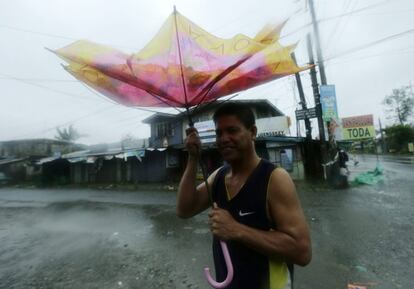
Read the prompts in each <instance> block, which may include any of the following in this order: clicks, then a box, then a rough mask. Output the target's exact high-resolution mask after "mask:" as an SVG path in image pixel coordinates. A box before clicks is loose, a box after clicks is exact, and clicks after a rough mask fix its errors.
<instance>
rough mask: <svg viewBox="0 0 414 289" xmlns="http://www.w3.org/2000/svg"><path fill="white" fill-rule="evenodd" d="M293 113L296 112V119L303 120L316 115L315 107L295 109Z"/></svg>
mask: <svg viewBox="0 0 414 289" xmlns="http://www.w3.org/2000/svg"><path fill="white" fill-rule="evenodd" d="M295 114H296V119H297V120H303V119H306V118H316V117H317V113H316V107H312V108H308V109H301V110H296V111H295Z"/></svg>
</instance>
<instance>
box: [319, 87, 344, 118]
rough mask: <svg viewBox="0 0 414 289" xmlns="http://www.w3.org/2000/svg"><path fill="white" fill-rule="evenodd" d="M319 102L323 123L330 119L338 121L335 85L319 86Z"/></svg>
mask: <svg viewBox="0 0 414 289" xmlns="http://www.w3.org/2000/svg"><path fill="white" fill-rule="evenodd" d="M320 102H321V105H322V118H323V120H324V122H327V121H330V120H331V119H334V120H338V119H339V118H338V106H337V104H336V92H335V85H321V87H320Z"/></svg>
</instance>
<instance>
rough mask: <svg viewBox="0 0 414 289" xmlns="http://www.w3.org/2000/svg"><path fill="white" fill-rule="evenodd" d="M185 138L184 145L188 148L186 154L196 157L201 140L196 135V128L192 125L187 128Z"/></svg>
mask: <svg viewBox="0 0 414 289" xmlns="http://www.w3.org/2000/svg"><path fill="white" fill-rule="evenodd" d="M185 132H186V133H187V138H186V139H185V147H186V148H187V150H188V154H189V155H190V156H192V157H198V156H199V154H200V150H201V141H200V137H199V136H198V132H197V129H195V128H194V127H190V128H188V129H187V130H186V131H185Z"/></svg>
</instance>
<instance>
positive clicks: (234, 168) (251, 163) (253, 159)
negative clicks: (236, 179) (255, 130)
mask: <svg viewBox="0 0 414 289" xmlns="http://www.w3.org/2000/svg"><path fill="white" fill-rule="evenodd" d="M259 162H260V158H259V156H258V155H257V154H256V152H254V153H251V154H248V155H246V156H245V157H243V158H242V159H240V160H238V161H235V162H232V163H230V167H231V174H232V175H245V174H250V172H251V171H252V170H253V169H254V168H256V167H257V165H258V164H259Z"/></svg>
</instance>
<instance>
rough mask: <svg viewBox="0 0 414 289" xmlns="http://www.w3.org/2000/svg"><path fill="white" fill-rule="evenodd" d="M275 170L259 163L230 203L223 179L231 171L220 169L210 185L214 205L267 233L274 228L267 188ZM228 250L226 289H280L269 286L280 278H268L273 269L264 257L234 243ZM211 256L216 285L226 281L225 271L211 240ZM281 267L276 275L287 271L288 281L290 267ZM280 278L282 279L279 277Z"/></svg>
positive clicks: (215, 239) (222, 261) (215, 243)
mask: <svg viewBox="0 0 414 289" xmlns="http://www.w3.org/2000/svg"><path fill="white" fill-rule="evenodd" d="M274 169H275V166H274V165H273V164H272V163H270V162H269V161H267V160H264V159H262V160H261V161H260V162H259V164H258V165H257V167H256V168H255V169H254V170H253V172H252V173H251V174H250V176H249V177H248V179H247V180H246V182H245V184H244V185H243V187H242V188H241V189H240V191H239V192H238V193H237V194H236V195H235V196H234V197H233V198H232V199H231V200H229V198H228V193H227V189H226V185H225V176H226V174H227V173H228V172H229V170H230V167H229V166H224V167H222V168H221V169H220V170H219V171H218V173H217V175H216V177H215V179H214V182H213V201H214V202H216V203H217V205H218V206H219V207H220V208H222V209H225V210H227V211H228V212H229V213H230V214H231V215H232V216H233V218H234V219H235V220H236V221H237V222H239V223H242V224H244V225H246V226H249V227H252V228H256V229H259V230H263V231H269V230H271V229H274V228H276V224H272V223H271V221H270V220H269V218H268V216H267V208H266V204H267V187H268V183H269V179H270V175H271V174H272V172H273V170H274ZM227 246H228V249H229V253H230V256H231V259H232V263H233V267H234V278H233V281H232V283H231V284H230V285H229V287H227V288H231V289H269V288H279V287H277V286H276V285H274V284H273V285H272V283H275V280H274V279H275V278H279V277H277V276H273V277H272V278H271V274H272V272H271V271H272V270H273V269H272V268H274V267H275V266H273V265H271V263H272V262H273V261H270V260H269V258H268V257H267V256H265V255H262V254H260V253H258V252H257V251H254V250H252V249H250V248H248V247H246V246H244V245H243V244H240V243H238V242H235V241H228V242H227ZM213 256H214V264H215V268H216V278H217V281H219V282H221V281H223V280H224V279H225V278H226V276H227V270H226V264H225V262H224V258H223V254H222V251H221V247H220V243H219V240H218V239H217V238H215V237H214V238H213ZM279 263H280V262H279ZM281 264H282V265H280V266H282V267H283V266H284V267H283V268H282V267H280V266H279V265H276V266H279V267H280V268H281V269H278V268H276V271H277V270H279V271H280V270H284V272H285V271H286V274H287V275H286V276H287V278H290V277H289V275H291V274H289V273H288V272H287V271H288V270H287V267H291V266H286V264H284V263H281ZM285 267H286V268H285ZM290 270H291V268H289V271H290ZM275 274H276V273H275ZM277 274H279V273H277ZM283 274H285V273H282V275H283ZM291 276H292V275H291ZM281 278H285V277H283V276H282V277H281ZM272 279H273V280H272ZM279 279H280V278H279ZM282 281H283V280H282ZM282 281H281V282H282ZM289 281H290V280H289ZM289 283H290V282H289ZM280 288H290V287H280Z"/></svg>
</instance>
